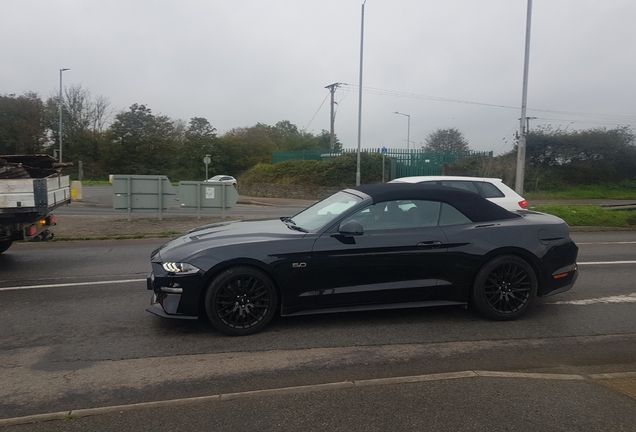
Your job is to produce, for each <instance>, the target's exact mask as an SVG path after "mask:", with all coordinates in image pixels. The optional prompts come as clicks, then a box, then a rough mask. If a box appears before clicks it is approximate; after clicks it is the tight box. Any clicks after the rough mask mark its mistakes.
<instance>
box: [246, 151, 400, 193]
mask: <svg viewBox="0 0 636 432" xmlns="http://www.w3.org/2000/svg"><path fill="white" fill-rule="evenodd" d="M387 166H388V163H387ZM356 169H357V156H356V154H355V153H345V154H343V155H342V156H339V157H337V158H334V159H331V160H327V161H324V162H319V161H287V162H281V163H278V164H273V165H272V164H259V165H256V166H255V167H253V168H251V169H249V170H247V171H246V172H245V173H244V174H243V175H241V177H240V178H239V183H240V184H241V185H245V186H250V185H253V184H258V183H274V184H282V185H304V186H330V187H342V188H344V187H349V186H353V185H355V184H356ZM385 169H386V170H387V172H388V168H385ZM381 181H382V156H381V155H379V154H375V153H373V154H371V153H361V154H360V183H363V184H368V183H380V182H381Z"/></svg>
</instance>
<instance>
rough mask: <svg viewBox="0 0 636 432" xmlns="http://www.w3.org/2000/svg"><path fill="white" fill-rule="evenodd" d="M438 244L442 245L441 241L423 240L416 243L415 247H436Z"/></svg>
mask: <svg viewBox="0 0 636 432" xmlns="http://www.w3.org/2000/svg"><path fill="white" fill-rule="evenodd" d="M440 246H442V242H441V241H439V240H431V241H424V242H419V243H418V244H417V247H418V248H422V249H437V248H439V247H440Z"/></svg>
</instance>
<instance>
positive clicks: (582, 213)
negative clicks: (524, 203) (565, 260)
mask: <svg viewBox="0 0 636 432" xmlns="http://www.w3.org/2000/svg"><path fill="white" fill-rule="evenodd" d="M531 209H532V210H536V211H539V212H542V213H548V214H551V215H554V216H558V217H560V218H561V219H563V220H564V221H565V222H567V224H568V225H570V226H602V227H619V228H629V227H633V226H636V212H633V211H616V210H607V209H604V208H600V207H597V206H593V205H575V206H568V205H557V204H549V205H538V206H533V207H532V208H531Z"/></svg>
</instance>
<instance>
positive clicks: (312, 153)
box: [272, 148, 493, 180]
mask: <svg viewBox="0 0 636 432" xmlns="http://www.w3.org/2000/svg"><path fill="white" fill-rule="evenodd" d="M356 151H357V150H356V149H345V150H342V151H341V152H338V153H329V151H328V150H302V151H296V152H274V153H273V154H272V163H275V164H276V163H279V162H285V161H290V160H317V161H324V160H328V159H332V158H334V157H338V156H340V155H342V154H344V153H355V152H356ZM361 151H362V152H364V153H379V154H381V153H382V149H380V148H372V149H364V150H361ZM492 154H493V152H478V151H468V152H461V153H431V152H427V151H425V150H405V149H386V153H385V155H386V157H387V159H388V160H389V163H390V170H389V175H388V177H389V180H393V179H395V178H399V177H408V176H430V175H442V168H443V166H444V165H448V164H452V163H454V162H457V161H458V160H460V159H463V158H466V157H470V156H486V157H492Z"/></svg>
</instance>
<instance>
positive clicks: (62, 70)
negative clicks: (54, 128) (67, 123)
mask: <svg viewBox="0 0 636 432" xmlns="http://www.w3.org/2000/svg"><path fill="white" fill-rule="evenodd" d="M67 70H70V69H69V68H64V69H60V107H59V108H60V158H59V161H60V162H62V72H64V71H67Z"/></svg>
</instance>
